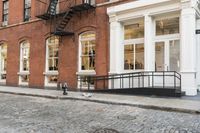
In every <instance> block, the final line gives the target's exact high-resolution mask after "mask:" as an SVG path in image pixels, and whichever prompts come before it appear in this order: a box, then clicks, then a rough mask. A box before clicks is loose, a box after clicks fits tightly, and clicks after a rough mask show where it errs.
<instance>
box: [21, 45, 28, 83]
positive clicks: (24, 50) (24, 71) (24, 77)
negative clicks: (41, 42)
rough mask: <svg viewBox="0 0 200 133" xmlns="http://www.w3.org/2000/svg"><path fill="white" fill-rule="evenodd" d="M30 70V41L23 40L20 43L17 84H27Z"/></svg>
mask: <svg viewBox="0 0 200 133" xmlns="http://www.w3.org/2000/svg"><path fill="white" fill-rule="evenodd" d="M29 70H30V43H29V42H28V41H23V42H21V43H20V70H19V84H20V85H28V82H29V74H30V72H29Z"/></svg>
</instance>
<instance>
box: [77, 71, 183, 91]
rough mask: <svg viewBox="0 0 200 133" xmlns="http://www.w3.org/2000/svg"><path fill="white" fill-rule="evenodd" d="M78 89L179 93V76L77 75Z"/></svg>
mask: <svg viewBox="0 0 200 133" xmlns="http://www.w3.org/2000/svg"><path fill="white" fill-rule="evenodd" d="M78 83H79V85H78V86H79V89H80V90H82V89H87V90H92V89H96V90H102V89H131V88H163V89H165V88H168V89H175V90H178V91H181V75H180V74H179V73H177V72H175V71H157V72H155V71H143V72H134V73H123V74H110V75H104V76H85V75H78Z"/></svg>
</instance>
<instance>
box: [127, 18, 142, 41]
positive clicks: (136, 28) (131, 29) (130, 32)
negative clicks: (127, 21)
mask: <svg viewBox="0 0 200 133" xmlns="http://www.w3.org/2000/svg"><path fill="white" fill-rule="evenodd" d="M124 38H125V40H127V39H136V38H144V22H139V23H135V24H131V25H125V26H124Z"/></svg>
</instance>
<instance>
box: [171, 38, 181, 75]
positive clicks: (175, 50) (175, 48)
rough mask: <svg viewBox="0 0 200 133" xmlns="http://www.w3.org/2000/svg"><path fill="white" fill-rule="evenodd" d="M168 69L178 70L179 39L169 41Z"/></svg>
mask: <svg viewBox="0 0 200 133" xmlns="http://www.w3.org/2000/svg"><path fill="white" fill-rule="evenodd" d="M170 71H177V72H179V71H180V41H179V40H175V41H170Z"/></svg>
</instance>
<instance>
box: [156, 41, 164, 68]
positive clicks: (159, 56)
mask: <svg viewBox="0 0 200 133" xmlns="http://www.w3.org/2000/svg"><path fill="white" fill-rule="evenodd" d="M164 46H165V45H164V42H157V43H156V47H155V51H156V55H155V59H156V64H155V65H156V71H164V70H165V62H164V59H165V49H164Z"/></svg>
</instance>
